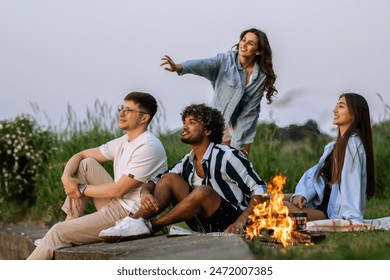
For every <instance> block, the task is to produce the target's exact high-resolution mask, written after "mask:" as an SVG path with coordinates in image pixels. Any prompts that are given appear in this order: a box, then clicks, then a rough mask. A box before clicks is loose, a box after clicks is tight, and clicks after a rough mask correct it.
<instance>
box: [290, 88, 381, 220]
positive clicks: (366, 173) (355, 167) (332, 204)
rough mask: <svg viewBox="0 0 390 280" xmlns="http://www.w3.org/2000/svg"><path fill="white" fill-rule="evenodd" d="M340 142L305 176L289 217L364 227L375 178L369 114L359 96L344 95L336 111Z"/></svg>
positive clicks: (334, 119)
mask: <svg viewBox="0 0 390 280" xmlns="http://www.w3.org/2000/svg"><path fill="white" fill-rule="evenodd" d="M333 114H334V117H333V124H335V125H337V126H338V136H337V139H336V140H335V141H333V142H331V143H329V144H328V145H326V146H325V148H324V153H323V155H322V157H321V158H320V160H319V162H318V164H316V165H315V166H313V167H311V168H310V169H309V170H307V171H306V172H305V174H304V175H303V176H302V178H301V179H300V181H299V182H298V185H297V186H296V189H295V192H294V194H293V195H292V196H291V199H290V202H286V203H285V204H286V206H287V207H288V208H289V211H290V213H294V212H306V213H307V216H308V220H309V221H313V220H322V219H344V220H349V221H351V222H352V223H359V224H361V223H363V215H364V211H365V208H366V197H371V196H373V195H374V190H375V174H374V155H373V147H372V132H371V123H370V112H369V108H368V104H367V101H366V100H365V99H364V97H362V96H361V95H359V94H356V93H345V94H342V95H341V96H340V98H339V100H338V102H337V105H336V107H335V108H334V110H333Z"/></svg>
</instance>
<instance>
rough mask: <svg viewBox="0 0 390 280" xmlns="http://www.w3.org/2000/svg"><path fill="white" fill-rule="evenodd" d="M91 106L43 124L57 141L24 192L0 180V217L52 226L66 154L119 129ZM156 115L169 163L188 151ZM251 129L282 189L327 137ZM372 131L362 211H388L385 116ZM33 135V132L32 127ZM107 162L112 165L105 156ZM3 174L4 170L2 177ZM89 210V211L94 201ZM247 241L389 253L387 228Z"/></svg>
mask: <svg viewBox="0 0 390 280" xmlns="http://www.w3.org/2000/svg"><path fill="white" fill-rule="evenodd" d="M95 106H96V107H97V108H95V109H94V110H90V112H91V113H90V114H89V115H88V116H89V117H88V119H87V120H83V121H78V120H77V119H75V118H74V116H73V114H72V111H71V110H70V113H69V116H68V124H67V126H66V129H59V128H56V127H49V128H47V130H48V131H44V133H45V134H44V137H43V138H40V140H39V141H38V142H40V143H42V142H45V141H48V139H49V138H50V139H49V140H50V141H48V143H50V145H53V146H54V147H56V148H55V149H50V148H49V147H48V146H46V148H45V151H46V152H47V153H46V154H44V153H43V154H42V155H41V158H44V160H41V161H42V166H43V167H42V168H41V169H40V170H39V172H38V171H37V172H36V174H35V176H34V177H32V181H29V182H30V183H29V184H27V185H26V186H25V188H24V190H22V194H23V196H21V195H20V194H18V193H15V194H13V193H12V192H11V191H12V189H9V188H8V189H7V188H3V186H5V183H4V181H2V189H1V191H2V192H1V193H0V202H1V203H0V221H3V222H17V221H28V222H34V223H40V224H45V225H46V226H51V225H53V224H54V223H56V222H58V221H61V220H63V219H64V218H65V216H64V214H63V213H62V211H61V210H60V207H61V205H62V202H63V200H64V193H63V188H62V185H61V181H60V177H61V174H62V170H63V167H64V165H65V163H66V161H67V160H68V159H69V158H70V157H71V156H72V155H73V154H74V153H76V152H77V151H80V150H82V149H85V148H89V147H96V146H99V145H100V144H102V143H105V142H106V141H108V140H110V139H112V138H113V137H116V136H119V135H121V133H122V132H120V131H118V130H117V129H116V118H115V117H113V118H111V119H110V118H109V116H110V114H111V111H110V108H107V107H105V106H104V104H103V105H102V104H100V103H96V104H95ZM93 112H95V113H93ZM160 117H161V116H160ZM107 119H109V121H108V122H107ZM161 119H162V117H161V118H160V119H157V121H156V122H154V123H153V125H152V130H153V131H156V133H157V134H159V137H160V139H161V141H162V142H163V144H164V147H165V149H166V153H167V156H168V164H169V166H172V165H173V164H174V163H175V162H177V161H178V160H179V159H181V157H182V156H183V155H184V154H185V153H187V152H188V151H189V147H188V146H187V145H185V144H183V143H181V141H180V136H179V134H178V132H170V131H168V132H164V133H161V132H159V131H158V128H159V127H160V125H161V124H160V123H159V121H161ZM102 124H104V125H102ZM0 128H4V124H2V125H1V126H0ZM257 130H258V131H257V137H256V141H255V143H254V144H253V145H252V149H251V155H250V158H249V159H250V161H251V162H252V163H253V166H254V168H255V170H256V171H257V172H258V173H259V174H260V176H261V177H262V178H263V180H265V181H269V180H270V179H271V178H272V177H273V176H275V175H276V174H282V175H284V176H287V183H286V186H285V188H284V192H287V193H291V192H292V191H293V190H294V186H295V185H296V183H297V182H298V180H299V179H300V176H301V175H302V174H303V173H304V171H305V170H306V169H307V168H309V167H310V166H312V165H314V164H315V163H316V162H317V160H318V159H319V157H320V156H321V154H322V151H323V147H324V145H325V144H326V143H327V142H329V141H330V140H331V139H330V137H329V136H327V135H324V134H321V133H320V131H319V130H318V128H317V126H316V124H315V123H314V122H308V123H307V124H305V125H303V126H297V125H292V126H289V127H285V128H279V127H277V126H276V125H275V124H273V123H259V125H258V128H257ZM373 131H374V150H375V159H376V180H377V192H376V195H375V196H374V198H372V199H370V200H369V201H368V203H367V211H366V213H365V218H366V219H373V218H379V217H384V216H390V203H389V198H390V186H389V183H388V182H390V174H389V172H388V171H389V166H390V147H389V146H388V144H387V143H389V141H390V121H389V120H384V121H383V122H380V123H379V124H375V126H374V127H373ZM10 133H11V132H9V131H8V132H7V134H10ZM15 133H17V132H15ZM32 135H33V136H32V137H35V136H34V133H32ZM3 138H4V136H3ZM14 138H16V137H14ZM45 143H46V142H45ZM47 145H49V144H47ZM105 166H106V167H107V168H108V169H110V168H111V164H106V165H105ZM3 170H4V167H3ZM7 176H9V175H7V174H5V173H4V171H3V173H2V178H3V179H2V180H4V178H7ZM31 182H32V183H31ZM26 189H27V190H28V191H26ZM5 190H8V191H9V193H7V192H6V191H5ZM88 211H93V209H92V207H91V208H89V210H88ZM246 242H248V244H249V245H250V247H251V249H252V251H253V253H254V254H255V256H256V258H258V259H313V260H317V259H332V260H338V259H390V232H389V231H369V232H351V233H328V234H326V240H325V241H323V242H320V243H318V244H315V245H314V246H310V247H309V246H305V245H298V246H293V247H289V248H280V247H272V246H264V244H261V243H260V242H259V241H258V240H256V238H255V239H254V240H252V241H246Z"/></svg>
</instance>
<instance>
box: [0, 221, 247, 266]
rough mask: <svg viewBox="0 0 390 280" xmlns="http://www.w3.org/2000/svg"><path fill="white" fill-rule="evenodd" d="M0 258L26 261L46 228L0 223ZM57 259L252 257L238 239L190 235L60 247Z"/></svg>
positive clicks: (237, 237)
mask: <svg viewBox="0 0 390 280" xmlns="http://www.w3.org/2000/svg"><path fill="white" fill-rule="evenodd" d="M0 226H1V227H0V259H6V260H21V259H26V258H27V257H28V256H29V254H30V253H31V252H32V251H33V250H34V248H35V246H34V245H33V242H34V240H35V239H37V238H41V237H43V236H44V234H45V233H46V232H47V230H48V229H47V228H43V227H40V226H37V225H31V224H25V223H23V224H13V225H4V224H1V223H0ZM55 259H57V260H107V259H111V260H130V259H132V260H147V259H148V260H173V259H177V260H179V259H180V260H250V259H253V255H252V253H251V252H250V249H249V246H248V244H246V242H245V240H244V239H243V238H242V237H240V236H208V235H190V236H177V237H167V235H166V234H159V235H155V236H152V237H148V238H144V239H138V240H132V241H127V242H119V243H105V242H99V243H94V244H88V245H82V246H74V247H69V248H63V249H60V250H57V251H56V252H55Z"/></svg>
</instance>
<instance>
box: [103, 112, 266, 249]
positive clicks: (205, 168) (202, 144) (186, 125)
mask: <svg viewBox="0 0 390 280" xmlns="http://www.w3.org/2000/svg"><path fill="white" fill-rule="evenodd" d="M181 117H182V121H183V127H182V134H181V141H182V142H184V143H186V144H189V145H190V146H191V152H190V153H188V154H187V155H185V156H184V157H183V158H182V159H181V160H180V161H179V162H178V163H177V164H176V165H174V166H173V167H172V168H171V169H169V170H168V171H167V172H166V173H164V174H163V175H162V176H158V177H157V178H155V179H152V180H149V181H147V182H146V183H145V184H143V186H142V189H141V194H140V195H141V207H140V209H139V210H138V211H137V212H136V213H134V214H132V215H130V217H126V218H124V219H123V220H121V221H120V222H118V223H117V225H116V226H114V227H112V228H108V229H106V230H102V231H101V232H100V234H99V237H100V238H102V239H104V240H106V241H108V242H116V241H123V240H131V239H135V238H140V237H144V236H148V235H151V234H153V233H154V232H157V231H159V230H161V229H162V228H163V227H165V226H168V225H171V224H174V223H178V222H183V221H184V222H186V224H187V225H188V226H189V227H190V228H191V229H192V230H195V231H200V232H215V231H219V232H229V233H237V234H239V233H242V231H243V229H244V227H245V225H246V223H247V220H248V216H249V215H250V214H251V213H252V209H253V207H254V206H255V205H256V204H257V203H261V202H263V201H264V200H265V196H266V191H267V190H266V184H265V183H264V182H263V180H262V179H261V178H260V176H259V175H258V174H257V173H256V172H255V171H254V169H253V167H252V164H251V163H250V162H249V161H248V160H247V158H246V157H245V156H244V154H243V153H241V152H240V151H238V150H236V149H234V148H232V147H230V146H227V145H221V144H220V143H221V141H222V135H223V130H224V119H223V117H222V115H221V113H220V112H219V111H218V110H217V109H214V108H211V107H208V106H206V105H205V104H195V105H190V106H187V107H186V108H184V110H183V111H182V113H181ZM170 203H172V205H173V208H172V209H170V210H169V211H165V212H164V214H163V215H159V214H160V213H162V212H163V211H164V210H165V209H166V208H167V207H168V206H169V205H170Z"/></svg>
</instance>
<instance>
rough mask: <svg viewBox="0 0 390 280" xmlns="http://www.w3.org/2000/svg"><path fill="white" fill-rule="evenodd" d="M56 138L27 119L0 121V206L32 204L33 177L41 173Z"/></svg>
mask: <svg viewBox="0 0 390 280" xmlns="http://www.w3.org/2000/svg"><path fill="white" fill-rule="evenodd" d="M55 142H56V136H55V134H53V133H52V132H49V131H44V130H43V129H42V128H41V127H40V126H38V124H37V123H36V121H35V120H33V119H31V118H30V117H29V116H27V115H22V116H18V117H16V118H15V119H14V120H2V121H0V158H1V161H0V170H1V177H0V202H1V200H12V201H15V202H23V203H26V202H27V204H30V203H31V202H32V201H33V194H34V185H35V179H36V176H37V174H39V173H43V172H44V171H45V169H46V167H47V160H48V158H49V155H50V153H51V152H52V151H53V150H54V147H55V145H54V143H55Z"/></svg>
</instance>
